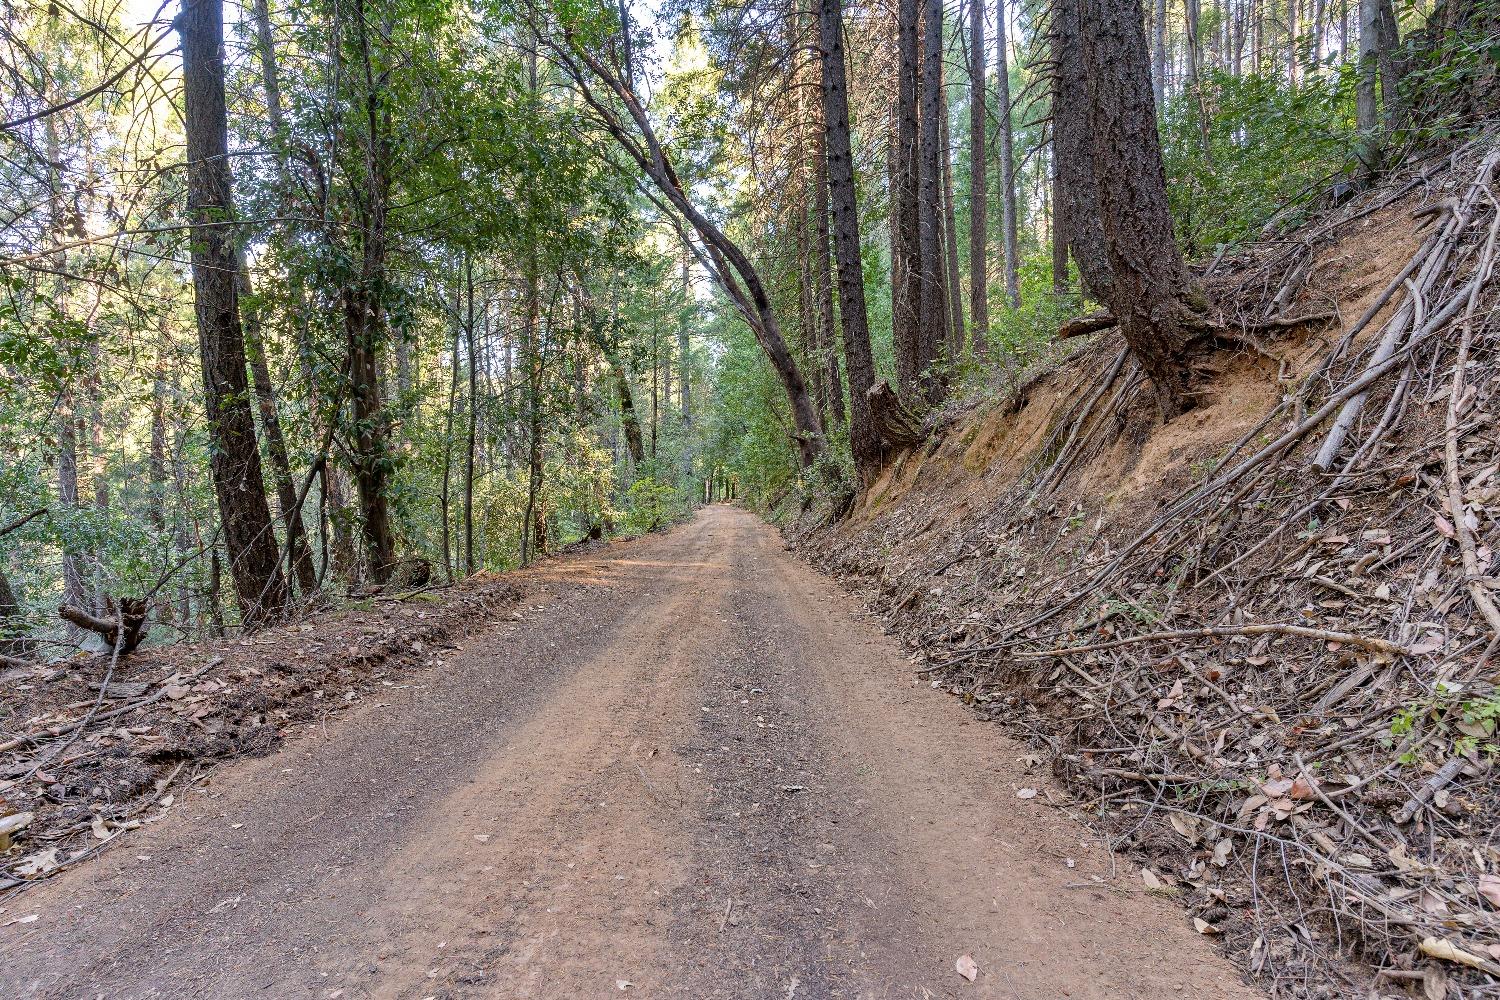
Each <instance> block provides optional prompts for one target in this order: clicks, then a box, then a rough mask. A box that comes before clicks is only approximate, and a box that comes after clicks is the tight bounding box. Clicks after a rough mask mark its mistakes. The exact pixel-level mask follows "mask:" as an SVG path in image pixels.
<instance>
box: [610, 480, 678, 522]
mask: <svg viewBox="0 0 1500 1000" xmlns="http://www.w3.org/2000/svg"><path fill="white" fill-rule="evenodd" d="M682 513H683V504H682V501H681V498H680V497H679V496H678V493H677V488H676V487H675V486H673V485H671V484H670V483H662V482H658V481H657V480H655V479H653V478H651V477H650V476H643V477H641V478H640V479H637V480H636V481H635V482H633V483H631V484H630V489H628V490H626V491H625V521H624V523H625V530H626V531H628V532H631V533H632V534H644V533H645V532H647V531H655V530H656V529H657V528H660V527H661V526H662V525H664V524H667V523H669V522H670V521H672V520H674V519H675V518H677V517H678V516H680V515H681V514H682Z"/></svg>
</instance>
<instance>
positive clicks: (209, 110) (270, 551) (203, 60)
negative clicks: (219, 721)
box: [177, 0, 287, 626]
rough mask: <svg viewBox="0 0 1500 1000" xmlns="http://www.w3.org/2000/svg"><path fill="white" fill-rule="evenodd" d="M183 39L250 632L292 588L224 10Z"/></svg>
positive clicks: (207, 376) (226, 527)
mask: <svg viewBox="0 0 1500 1000" xmlns="http://www.w3.org/2000/svg"><path fill="white" fill-rule="evenodd" d="M177 29H178V31H179V33H180V34H181V37H182V62H183V91H184V116H183V122H184V129H185V132H186V135H187V159H188V215H189V218H190V220H191V223H192V243H191V248H192V266H193V300H194V309H195V312H196V314H197V319H198V345H199V351H200V354H201V356H202V362H203V391H204V403H205V409H206V415H207V417H208V427H209V435H210V438H211V440H212V442H213V447H212V448H211V449H210V453H209V467H210V470H211V472H212V475H213V481H214V492H215V494H216V495H217V497H218V502H219V516H220V520H221V521H222V523H223V532H224V546H225V549H226V550H227V552H228V553H229V561H230V567H229V568H230V573H231V575H232V576H233V578H234V584H235V591H236V592H237V594H238V595H239V602H240V609H241V612H242V614H243V616H244V620H245V623H246V625H249V626H255V625H259V624H262V623H263V622H265V621H266V620H267V619H269V618H271V617H274V616H275V615H277V614H279V613H280V612H281V610H282V609H283V608H284V607H285V605H286V599H287V586H286V580H285V578H284V577H283V576H282V573H281V565H280V553H278V552H277V549H276V535H275V532H274V530H273V529H272V527H271V511H270V508H269V507H268V506H267V505H266V491H265V483H264V481H263V479H262V477H261V468H260V452H259V449H258V448H257V447H256V441H255V416H254V414H253V413H252V411H251V408H250V387H249V384H248V381H247V379H246V377H245V361H246V359H245V343H244V334H243V331H242V330H241V327H240V316H239V302H238V296H237V290H236V288H235V275H236V271H237V267H236V260H235V252H234V234H233V231H232V229H231V227H230V226H229V224H228V223H229V221H230V220H231V219H232V218H233V209H232V206H231V204H230V180H229V137H228V120H227V116H226V112H225V106H224V58H223V53H222V49H223V40H224V9H223V0H186V2H185V3H184V5H183V10H182V13H181V14H180V15H179V16H178V19H177Z"/></svg>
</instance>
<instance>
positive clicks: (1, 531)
mask: <svg viewBox="0 0 1500 1000" xmlns="http://www.w3.org/2000/svg"><path fill="white" fill-rule="evenodd" d="M45 513H47V508H46V507H38V508H37V509H36V510H34V511H32V512H31V513H30V514H22V515H21V516H20V517H18V518H16V519H15V520H14V521H12V522H10V523H9V524H7V525H6V526H5V527H3V528H0V538H3V537H5V536H6V535H8V534H10V533H11V532H12V531H19V530H20V529H22V528H24V527H26V525H28V524H30V523H31V522H32V521H34V520H36V519H37V518H39V517H41V516H42V515H43V514H45Z"/></svg>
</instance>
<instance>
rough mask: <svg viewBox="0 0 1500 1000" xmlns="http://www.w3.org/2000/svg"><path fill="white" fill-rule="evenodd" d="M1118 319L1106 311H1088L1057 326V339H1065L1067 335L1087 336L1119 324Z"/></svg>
mask: <svg viewBox="0 0 1500 1000" xmlns="http://www.w3.org/2000/svg"><path fill="white" fill-rule="evenodd" d="M1119 325H1120V321H1119V320H1117V319H1115V318H1114V316H1112V315H1110V314H1109V313H1107V312H1096V313H1089V314H1088V315H1087V316H1079V317H1078V318H1077V319H1070V320H1068V321H1067V322H1066V323H1064V324H1063V325H1062V326H1060V327H1058V328H1057V339H1058V340H1067V339H1068V338H1069V337H1087V336H1088V335H1089V334H1091V333H1098V332H1099V331H1100V330H1108V329H1109V328H1110V327H1112V326H1119Z"/></svg>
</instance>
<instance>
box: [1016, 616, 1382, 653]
mask: <svg viewBox="0 0 1500 1000" xmlns="http://www.w3.org/2000/svg"><path fill="white" fill-rule="evenodd" d="M1229 635H1295V636H1301V637H1302V638H1305V639H1322V640H1323V641H1325V642H1339V643H1345V644H1348V645H1351V646H1359V647H1361V648H1362V649H1368V650H1370V651H1371V652H1372V653H1384V654H1387V655H1389V656H1405V655H1406V654H1407V649H1406V647H1405V646H1400V645H1397V644H1396V643H1394V642H1391V641H1389V640H1388V639H1377V638H1375V637H1373V636H1366V635H1355V634H1354V633H1353V632H1334V631H1332V630H1329V629H1322V628H1309V627H1307V626H1305V625H1284V624H1280V623H1267V624H1264V625H1214V626H1210V627H1208V628H1189V629H1177V630H1174V631H1170V632H1147V633H1145V634H1143V635H1132V636H1127V637H1125V638H1123V639H1111V640H1110V641H1109V642H1097V643H1093V644H1091V645H1088V646H1064V647H1061V648H1058V649H1037V650H1017V651H1015V652H1012V653H1009V655H1010V656H1012V657H1014V658H1016V659H1018V660H1039V659H1045V658H1047V657H1051V656H1073V655H1075V654H1078V653H1093V652H1097V651H1099V650H1104V649H1116V648H1118V647H1120V646H1129V645H1133V644H1135V643H1141V642H1160V641H1163V640H1166V639H1208V638H1212V637H1214V636H1229Z"/></svg>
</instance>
